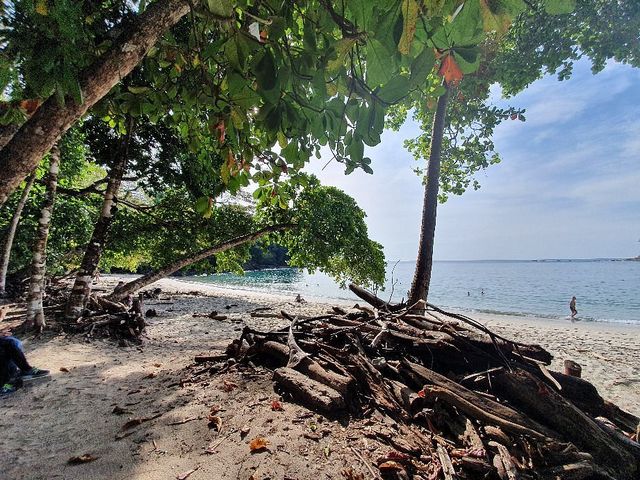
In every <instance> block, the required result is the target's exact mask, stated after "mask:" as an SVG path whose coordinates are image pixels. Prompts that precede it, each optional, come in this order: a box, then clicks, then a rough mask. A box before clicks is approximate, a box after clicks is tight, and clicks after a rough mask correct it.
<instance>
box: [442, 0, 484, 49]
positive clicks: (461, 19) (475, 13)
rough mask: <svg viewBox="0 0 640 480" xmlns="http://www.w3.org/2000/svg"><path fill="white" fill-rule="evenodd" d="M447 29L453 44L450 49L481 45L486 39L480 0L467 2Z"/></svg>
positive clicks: (468, 0)
mask: <svg viewBox="0 0 640 480" xmlns="http://www.w3.org/2000/svg"><path fill="white" fill-rule="evenodd" d="M447 29H448V32H449V35H448V37H449V39H450V40H451V42H452V44H451V45H449V46H450V47H453V46H467V45H477V44H478V43H480V41H481V40H482V39H483V38H484V31H483V25H482V14H481V12H480V0H467V1H466V2H465V3H464V6H463V7H462V10H461V11H460V13H458V15H457V16H456V17H455V19H454V20H453V22H451V24H450V25H449V26H448V28H447Z"/></svg>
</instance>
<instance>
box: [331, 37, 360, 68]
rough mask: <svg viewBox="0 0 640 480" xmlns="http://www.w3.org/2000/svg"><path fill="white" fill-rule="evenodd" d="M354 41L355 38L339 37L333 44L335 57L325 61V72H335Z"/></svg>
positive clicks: (342, 63)
mask: <svg viewBox="0 0 640 480" xmlns="http://www.w3.org/2000/svg"><path fill="white" fill-rule="evenodd" d="M355 43H356V39H355V38H341V39H340V40H338V41H337V42H336V44H335V47H334V49H335V52H334V53H335V55H336V56H335V58H331V60H329V61H328V62H327V72H329V73H336V72H337V71H338V70H340V67H342V66H343V65H344V63H345V59H346V56H347V54H348V53H349V51H350V50H351V48H353V46H354V45H355Z"/></svg>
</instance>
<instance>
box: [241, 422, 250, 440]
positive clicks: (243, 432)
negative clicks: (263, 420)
mask: <svg viewBox="0 0 640 480" xmlns="http://www.w3.org/2000/svg"><path fill="white" fill-rule="evenodd" d="M250 431H251V427H248V426H247V425H245V426H244V427H242V428H241V429H240V438H242V439H244V437H246V436H247V435H249V432H250Z"/></svg>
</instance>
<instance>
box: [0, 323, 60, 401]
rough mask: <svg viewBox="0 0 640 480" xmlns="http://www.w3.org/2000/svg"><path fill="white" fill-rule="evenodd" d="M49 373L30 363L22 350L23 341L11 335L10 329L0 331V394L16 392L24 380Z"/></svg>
mask: <svg viewBox="0 0 640 480" xmlns="http://www.w3.org/2000/svg"><path fill="white" fill-rule="evenodd" d="M47 375H49V371H48V370H41V369H39V368H36V367H32V366H31V365H29V362H28V361H27V358H26V357H25V356H24V352H23V351H22V342H20V340H18V339H17V338H16V337H13V336H11V331H10V330H2V331H0V395H5V394H8V393H13V392H15V391H16V390H17V389H18V388H20V386H22V381H23V380H30V379H32V378H37V377H46V376H47Z"/></svg>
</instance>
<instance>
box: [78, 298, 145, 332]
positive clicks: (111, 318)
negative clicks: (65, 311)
mask: <svg viewBox="0 0 640 480" xmlns="http://www.w3.org/2000/svg"><path fill="white" fill-rule="evenodd" d="M143 298H144V297H143V294H142V293H141V294H140V295H138V297H136V298H134V299H133V300H132V302H131V305H127V304H125V303H121V302H114V301H112V300H109V299H108V298H106V297H104V296H99V295H91V297H89V302H88V304H87V307H86V308H85V311H84V314H83V315H82V316H81V317H80V318H78V319H77V320H76V322H75V323H73V324H69V326H68V327H69V329H71V330H72V331H74V332H76V333H78V332H81V333H84V335H85V336H87V338H92V337H109V338H113V339H116V340H120V341H123V340H127V341H133V342H135V343H139V342H140V341H141V335H142V334H143V332H144V329H145V326H146V323H145V320H144V314H143V309H144V302H143Z"/></svg>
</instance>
